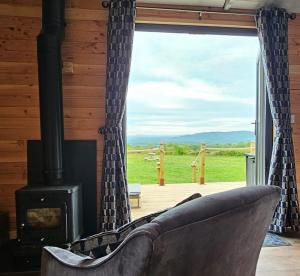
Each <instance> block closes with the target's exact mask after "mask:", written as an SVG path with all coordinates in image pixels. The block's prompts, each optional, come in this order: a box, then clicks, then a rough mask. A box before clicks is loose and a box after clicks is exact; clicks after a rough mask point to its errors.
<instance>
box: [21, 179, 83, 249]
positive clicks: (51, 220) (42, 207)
mask: <svg viewBox="0 0 300 276" xmlns="http://www.w3.org/2000/svg"><path fill="white" fill-rule="evenodd" d="M16 200H17V202H18V204H17V227H18V242H19V243H20V244H22V245H29V246H30V245H35V246H43V245H45V244H48V245H49V244H51V245H64V244H67V243H70V242H73V241H75V240H77V239H79V238H80V234H81V232H82V229H81V215H82V214H81V195H80V187H79V186H78V185H75V186H51V187H46V188H45V187H44V186H36V187H34V186H33V187H30V186H28V187H25V188H23V189H20V190H18V191H17V192H16Z"/></svg>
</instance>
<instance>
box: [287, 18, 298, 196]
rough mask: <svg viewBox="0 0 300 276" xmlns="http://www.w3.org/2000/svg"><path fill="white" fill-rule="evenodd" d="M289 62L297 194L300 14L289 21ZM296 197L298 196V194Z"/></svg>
mask: <svg viewBox="0 0 300 276" xmlns="http://www.w3.org/2000/svg"><path fill="white" fill-rule="evenodd" d="M289 64H290V68H289V69H290V85H291V110H292V111H291V112H292V114H294V115H295V123H294V124H293V139H294V149H295V159H296V172H297V174H298V178H297V179H298V181H297V184H298V185H297V186H298V194H299V193H300V14H297V18H296V19H295V20H290V23H289ZM298 198H300V197H299V196H298Z"/></svg>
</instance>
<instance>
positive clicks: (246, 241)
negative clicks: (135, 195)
mask: <svg viewBox="0 0 300 276" xmlns="http://www.w3.org/2000/svg"><path fill="white" fill-rule="evenodd" d="M279 197H280V189H279V188H276V187H271V186H259V187H246V188H241V189H235V190H231V191H228V192H223V193H218V194H214V195H210V196H205V197H202V198H196V199H194V200H191V201H189V202H187V203H184V204H182V205H180V206H177V207H175V208H172V209H170V210H168V211H167V212H165V213H163V214H161V215H160V216H158V217H156V218H155V219H154V220H152V221H151V222H150V223H147V224H145V225H143V226H141V227H138V228H136V229H135V230H133V231H132V232H130V234H129V235H128V236H127V238H126V239H125V240H124V241H123V242H122V243H121V244H120V245H119V246H118V247H117V248H116V249H115V250H114V251H113V252H111V253H110V254H108V255H107V256H104V257H102V258H98V259H93V258H91V257H87V256H79V255H76V254H74V253H72V252H69V251H66V250H63V249H60V248H56V247H45V248H44V250H43V256H42V276H54V275H59V276H69V275H72V276H92V275H93V276H96V275H97V276H104V275H105V276H106V275H107V276H117V275H118V276H119V275H120V276H138V275H144V276H158V275H159V276H168V275H170V276H183V275H203V276H222V275H224V276H254V275H255V270H256V264H257V260H258V256H259V253H260V249H261V246H262V243H263V240H264V237H265V235H266V232H267V229H268V226H269V224H270V222H271V219H272V215H273V213H274V211H275V208H276V205H277V204H278V200H279Z"/></svg>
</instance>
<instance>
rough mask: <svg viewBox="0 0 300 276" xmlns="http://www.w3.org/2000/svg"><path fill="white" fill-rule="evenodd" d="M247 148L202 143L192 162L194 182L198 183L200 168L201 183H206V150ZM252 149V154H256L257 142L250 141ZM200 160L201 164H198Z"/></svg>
mask: <svg viewBox="0 0 300 276" xmlns="http://www.w3.org/2000/svg"><path fill="white" fill-rule="evenodd" d="M244 149H247V148H206V147H205V144H201V146H200V150H199V152H198V154H197V156H196V157H195V159H194V161H193V162H192V165H191V167H192V174H193V183H197V170H198V168H199V171H200V177H199V183H200V184H204V183H205V154H206V150H228V151H229V150H244ZM248 149H250V153H251V154H255V149H256V145H255V142H250V147H249V148H248ZM198 161H199V164H198Z"/></svg>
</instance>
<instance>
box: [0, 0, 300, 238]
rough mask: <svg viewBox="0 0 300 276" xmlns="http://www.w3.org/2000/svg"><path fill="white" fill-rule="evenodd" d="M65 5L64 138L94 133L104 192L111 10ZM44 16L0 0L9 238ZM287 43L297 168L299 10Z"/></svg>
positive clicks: (3, 189) (236, 19)
mask: <svg viewBox="0 0 300 276" xmlns="http://www.w3.org/2000/svg"><path fill="white" fill-rule="evenodd" d="M156 6H158V5H156ZM161 6H162V5H159V7H161ZM66 7H67V10H66V21H67V27H66V39H65V43H64V46H63V60H64V62H71V63H73V66H74V74H64V77H63V81H64V106H65V109H64V113H65V114H64V115H65V116H64V117H65V137H66V139H83V140H84V139H87V140H89V139H94V140H97V153H98V155H97V160H98V161H97V162H98V175H97V177H98V178H97V182H98V195H99V196H98V198H100V192H101V191H100V179H101V169H102V168H101V161H102V156H103V140H102V137H101V136H99V135H98V133H97V130H98V128H99V127H100V126H102V125H103V124H104V117H105V107H104V97H105V71H106V66H105V64H106V23H107V10H104V9H103V8H102V7H101V1H99V0H89V1H86V0H66ZM181 8H184V7H182V6H181ZM40 17H41V0H0V210H4V211H8V212H9V213H10V226H11V236H12V237H14V236H15V204H14V192H15V190H16V189H18V188H20V187H22V186H24V185H26V179H27V175H26V168H27V161H26V141H27V140H28V139H39V138H40V130H39V109H38V105H39V103H38V86H37V84H38V79H37V65H36V35H37V34H38V33H39V30H40V24H41V22H40ZM137 22H141V23H154V24H157V23H160V24H176V25H178V24H182V25H203V26H223V27H241V28H254V27H255V24H254V21H253V18H251V17H245V16H226V15H213V14H211V15H208V14H206V15H203V18H202V20H199V14H197V13H196V14H192V13H187V12H166V11H153V10H151V11H150V10H141V9H140V10H138V13H137ZM289 47H290V75H291V76H290V78H291V94H292V97H291V98H292V112H293V113H294V114H295V115H296V122H295V124H294V125H293V127H294V142H295V153H296V166H297V171H298V172H300V119H298V116H300V111H299V110H298V109H299V106H300V80H299V77H300V15H299V16H298V18H297V19H296V20H295V21H291V22H290V34H289ZM299 177H300V175H299ZM299 191H300V186H299Z"/></svg>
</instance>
